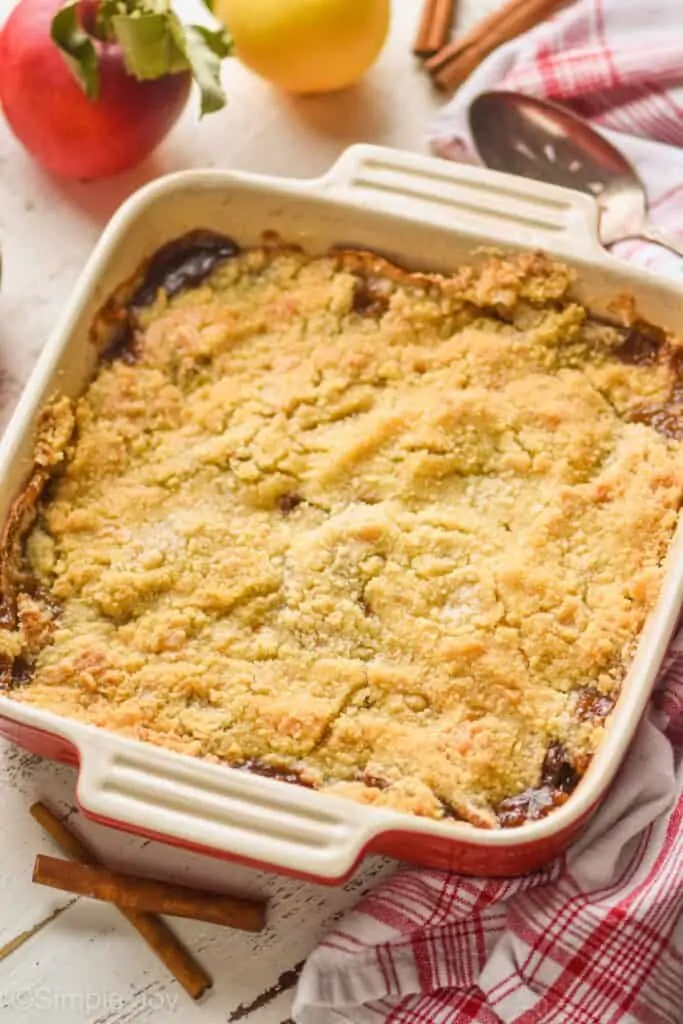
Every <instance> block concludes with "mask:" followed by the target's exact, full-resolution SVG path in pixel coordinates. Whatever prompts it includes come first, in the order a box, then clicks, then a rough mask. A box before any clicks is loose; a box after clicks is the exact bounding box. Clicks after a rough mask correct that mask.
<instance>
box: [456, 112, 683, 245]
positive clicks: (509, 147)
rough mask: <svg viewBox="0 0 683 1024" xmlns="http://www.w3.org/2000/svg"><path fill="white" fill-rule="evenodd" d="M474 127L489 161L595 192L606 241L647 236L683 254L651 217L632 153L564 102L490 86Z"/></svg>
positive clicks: (472, 117) (491, 164)
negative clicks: (627, 154) (493, 89)
mask: <svg viewBox="0 0 683 1024" xmlns="http://www.w3.org/2000/svg"><path fill="white" fill-rule="evenodd" d="M470 129H471V131H472V137H473V139H474V143H475V145H476V147H477V149H478V151H479V156H480V157H481V159H482V160H483V162H484V163H485V164H486V165H487V166H488V167H492V168H494V169H495V170H497V171H508V172H509V173H511V174H521V175H522V176H523V177H525V178H534V179H536V180H537V181H547V182H550V183H551V184H554V185H564V186H565V187H566V188H574V189H578V190H579V191H580V192H588V193H589V194H590V195H593V196H595V198H596V200H597V203H598V206H599V208H600V240H601V242H602V244H603V245H605V246H608V245H614V243H615V242H621V241H623V240H624V239H626V238H644V239H646V240H647V241H648V242H656V243H657V244H658V245H663V246H664V247H665V248H667V249H670V250H671V252H675V253H677V254H678V255H679V256H683V242H678V241H677V240H676V239H674V238H672V237H671V236H670V235H667V234H665V233H664V232H662V231H659V230H658V228H656V227H655V226H654V224H652V222H651V221H650V219H649V217H648V213H647V196H646V193H645V188H644V187H643V183H642V182H641V180H640V178H639V177H638V175H637V174H636V172H635V170H634V169H633V167H632V166H631V164H630V163H629V162H628V160H626V158H625V157H624V156H622V154H621V153H620V152H619V150H618V149H615V147H614V146H613V145H612V144H611V143H610V142H608V141H607V140H606V139H604V138H603V137H602V135H599V134H598V133H597V132H596V131H594V130H593V128H591V126H590V125H589V124H588V123H587V122H586V121H584V120H583V118H581V117H578V116H577V115H576V114H573V113H572V112H571V111H570V110H567V109H566V108H565V107H561V106H559V105H558V104H556V103H550V102H548V101H547V100H538V99H535V98H534V97H532V96H524V95H523V94H522V93H519V92H484V93H482V94H481V95H480V96H478V97H477V98H476V99H475V100H474V102H473V103H472V105H471V107H470Z"/></svg>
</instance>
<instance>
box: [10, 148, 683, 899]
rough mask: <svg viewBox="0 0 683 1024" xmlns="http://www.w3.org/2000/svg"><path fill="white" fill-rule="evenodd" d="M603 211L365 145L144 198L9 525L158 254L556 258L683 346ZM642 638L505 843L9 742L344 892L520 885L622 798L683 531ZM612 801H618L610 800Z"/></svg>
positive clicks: (106, 267) (64, 327) (72, 336)
mask: <svg viewBox="0 0 683 1024" xmlns="http://www.w3.org/2000/svg"><path fill="white" fill-rule="evenodd" d="M597 219H598V214H597V209H596V206H595V203H594V202H593V200H592V199H590V198H589V197H587V196H583V195H580V194H578V193H573V192H569V191H566V190H563V189H557V188H554V187H550V186H544V185H542V184H539V183H538V182H527V181H524V180H521V179H517V178H513V177H509V176H507V175H501V174H495V173H493V172H489V171H485V170H481V169H478V168H472V167H464V166H456V165H453V164H449V163H446V162H443V161H440V160H436V159H432V158H429V157H424V156H419V155H414V154H407V153H399V152H394V151H392V150H387V149H381V148H376V147H368V146H357V147H353V148H352V149H350V150H348V151H347V152H346V153H345V154H344V155H343V156H342V158H341V159H340V161H339V162H338V163H337V164H336V166H335V167H334V168H333V169H332V170H331V171H330V172H329V173H328V174H326V175H325V176H324V177H323V178H320V179H317V180H315V181H296V180H282V179H275V178H268V177H257V176H253V175H247V174H238V173H232V172H227V171H225V172H223V171H192V172H186V173H181V174H177V175H173V176H170V177H167V178H164V179H161V180H159V181H157V182H155V183H153V184H151V185H149V186H147V187H146V188H144V189H143V190H142V191H140V192H138V193H137V194H136V195H135V196H133V197H132V198H131V199H130V200H129V201H128V202H127V203H126V204H125V205H124V206H123V207H122V208H121V209H120V210H119V212H118V213H117V214H116V215H115V216H114V218H113V219H112V221H111V223H110V224H109V226H108V227H107V229H106V230H105V232H104V234H103V235H102V237H101V239H100V241H99V243H98V245H97V247H96V249H95V251H94V253H93V255H92V256H91V258H90V260H89V262H88V265H87V266H86V268H85V270H84V272H83V274H82V276H81V278H80V281H79V283H78V285H77V287H76V289H75V291H74V293H73V295H72V296H71V298H70V300H69V302H68V304H67V306H66V309H65V311H64V314H63V316H62V318H61V320H60V322H59V323H58V325H57V326H56V328H55V331H54V333H53V334H52V336H51V338H50V339H49V341H48V343H47V345H46V346H45V350H44V352H43V354H42V357H41V359H40V361H39V363H38V365H37V367H36V369H35V371H34V373H33V375H32V376H31V379H30V381H29V383H28V385H27V387H26V389H25V391H24V394H23V396H22V399H21V401H20V403H19V406H18V408H17V410H16V412H15V415H14V417H13V419H12V422H11V424H10V426H9V428H8V430H7V432H6V434H5V437H4V439H3V441H2V445H1V447H0V479H1V480H2V486H1V488H0V515H1V516H2V517H3V519H4V518H5V517H6V516H7V514H8V511H9V508H10V506H11V503H12V500H13V497H14V496H15V495H16V494H17V493H18V491H19V490H20V488H21V487H22V485H23V484H24V483H25V481H26V479H27V477H28V474H29V471H30V469H31V465H32V448H33V437H34V424H35V421H36V417H37V414H38V412H39V410H40V408H41V406H42V405H43V403H44V402H45V400H46V398H47V397H48V396H49V395H51V394H52V393H54V392H55V391H56V390H60V391H62V392H65V393H67V394H69V395H72V396H76V395H78V394H79V393H80V392H81V391H82V390H83V388H84V386H85V384H86V382H87V381H88V379H89V377H90V375H91V374H92V371H93V369H94V365H95V361H96V352H95V350H94V346H93V345H92V344H91V342H90V340H89V328H90V325H91V323H92V321H93V318H94V316H95V314H96V311H97V310H98V309H99V308H100V307H101V306H102V305H103V303H104V301H105V300H106V299H107V297H108V296H109V295H110V294H111V293H112V292H113V291H115V289H116V288H117V287H118V286H120V285H121V284H122V283H123V282H124V281H126V280H127V279H129V278H131V276H132V275H133V274H134V273H135V272H136V270H137V269H138V267H139V266H140V265H141V263H142V262H143V261H144V260H145V259H146V258H147V257H149V256H150V255H151V254H152V253H153V252H154V251H155V250H156V249H158V248H159V247H160V246H162V245H163V244H165V243H166V242H168V241H169V240H171V239H174V238H177V237H179V236H180V235H183V234H184V233H186V232H188V231H191V230H193V229H196V228H198V227H205V226H207V225H210V226H211V227H212V228H213V229H214V230H216V231H220V232H223V233H225V234H226V235H229V236H231V237H232V238H234V239H236V240H237V241H238V242H239V243H240V244H241V245H243V246H249V245H258V244H260V242H261V240H262V236H263V232H265V231H270V232H276V233H277V234H278V236H280V237H281V238H283V239H285V240H287V241H289V242H294V243H297V244H299V245H301V246H302V247H303V248H304V249H306V250H307V251H308V252H311V253H323V252H325V251H326V250H328V249H329V248H330V247H331V246H339V245H343V246H348V247H354V248H359V249H371V250H375V251H378V252H381V253H382V254H385V255H387V256H389V257H390V258H392V259H394V260H395V261H396V262H398V263H400V264H402V265H404V266H406V267H408V268H410V269H416V270H419V269H425V270H435V271H439V270H443V271H446V270H451V269H453V268H454V267H455V266H456V265H457V264H459V263H462V262H463V261H465V260H467V259H468V257H470V256H471V253H472V251H473V250H474V249H476V248H478V247H481V246H482V245H486V246H491V245H494V246H496V247H498V248H501V247H502V248H511V249H519V248H522V249H542V250H544V251H546V252H548V253H550V254H552V255H556V256H560V257H562V258H563V259H564V260H565V261H567V262H568V263H569V264H570V265H571V266H573V267H574V268H575V270H576V272H577V279H578V284H577V297H578V298H579V299H580V300H581V301H582V302H583V303H584V304H585V305H587V306H589V307H590V308H591V309H592V310H594V311H595V312H596V313H606V312H607V310H608V304H609V303H610V301H611V300H613V299H614V298H615V296H617V295H619V294H624V293H627V294H628V295H630V296H632V297H633V298H634V299H635V301H636V303H637V307H638V311H639V314H640V315H641V316H642V317H644V318H646V319H647V320H648V321H650V322H652V323H655V324H657V325H660V326H662V327H665V328H667V329H669V330H671V331H673V332H676V333H678V334H683V301H682V300H683V294H682V292H681V288H680V286H679V285H677V284H676V283H674V282H670V281H666V280H663V279H660V278H658V277H656V276H654V275H652V274H649V273H646V272H643V271H640V270H634V269H631V268H628V267H626V266H624V265H623V264H621V263H620V262H618V261H617V260H616V259H614V258H613V257H611V256H610V255H608V254H607V253H606V252H605V251H604V250H603V249H602V248H601V247H600V245H599V243H598V240H597ZM667 565H668V568H667V572H666V577H665V582H664V585H663V588H662V591H661V595H660V597H659V600H658V603H657V606H656V608H655V610H654V611H653V613H652V614H651V615H650V617H649V619H648V621H647V623H646V626H645V629H644V631H643V633H642V636H641V638H640V641H639V644H638V648H637V651H636V654H635V658H634V660H633V662H632V665H631V668H630V670H629V672H628V675H627V678H626V680H625V681H624V684H623V687H622V691H621V695H620V698H619V701H618V703H617V706H616V708H615V710H614V712H613V713H612V714H611V715H610V717H609V719H608V720H607V724H606V728H605V737H604V740H603V742H602V744H601V746H600V748H599V750H598V752H597V754H596V755H595V757H594V758H593V761H592V763H591V765H590V767H589V769H588V771H587V772H586V774H585V776H584V778H583V779H582V781H581V783H580V784H579V786H578V788H577V790H576V791H575V792H574V793H573V795H572V796H571V797H570V798H569V800H568V801H567V802H566V803H565V804H563V805H562V806H560V807H558V808H557V809H556V810H554V811H553V812H552V813H551V814H550V815H549V816H547V817H546V818H543V819H541V820H538V821H531V822H528V823H526V824H524V825H522V826H520V827H518V828H513V829H498V830H488V829H480V828H475V827H473V826H472V825H470V824H467V823H465V822H459V821H453V820H446V821H438V820H427V819H423V818H419V817H416V816H412V815H408V814H402V813H398V812H395V811H392V810H387V809H384V808H377V807H370V806H364V805H359V804H356V803H354V802H351V801H347V800H343V799H340V798H338V797H332V796H329V795H327V794H324V793H319V792H315V791H312V790H308V789H306V788H304V787H300V786H294V785H290V784H288V783H286V782H281V781H278V780H277V779H272V778H266V777H262V776H259V775H255V774H249V773H248V772H244V771H239V770H237V769H233V768H228V767H223V766H219V765H215V764H210V763H207V762H205V761H202V760H196V759H192V758H189V757H186V756H182V755H180V754H177V753H174V752H171V751H168V750H164V749H159V748H156V747H154V746H151V745H147V744H143V743H139V742H135V741H131V740H128V739H124V738H122V737H121V736H118V735H115V734H113V733H109V732H106V731H104V730H99V729H95V728H93V727H91V726H87V725H84V724H82V723H79V722H76V721H72V720H69V719H67V718H62V717H59V716H57V715H55V714H52V713H49V712H47V711H43V710H41V709H38V708H35V707H31V706H29V705H27V704H21V703H17V702H15V701H13V700H12V699H10V698H9V697H7V696H0V733H2V734H3V735H4V736H6V737H8V738H10V739H11V740H13V741H15V742H17V743H19V744H21V745H23V746H24V747H26V748H27V749H29V750H31V751H33V752H35V753H38V754H41V755H43V756H45V757H49V758H54V759H57V760H61V761H66V762H69V763H71V764H74V765H77V766H78V787H77V798H78V801H79V803H80V805H81V807H82V809H83V811H84V812H85V813H86V814H87V815H88V816H90V817H92V818H94V819H96V820H98V821H101V822H104V823H106V824H109V825H112V826H115V827H118V828H122V829H126V830H129V831H132V832H136V833H139V834H141V835H146V836H152V837H156V838H162V839H164V840H166V841H168V842H172V843H176V844H179V845H183V846H186V847H189V848H192V849H196V850H202V851H205V852H207V853H211V854H213V855H216V856H223V857H229V858H234V859H237V860H240V861H242V862H245V863H249V864H254V865H260V866H265V867H269V868H271V869H273V870H276V871H281V872H285V873H289V874H293V875H297V876H300V877H306V878H311V879H315V880H317V881H321V882H328V883H338V882H340V881H343V880H344V879H345V878H346V877H348V875H349V874H350V873H351V872H352V871H353V869H354V867H355V865H356V864H357V863H358V861H359V859H360V858H361V857H362V856H363V855H364V854H366V853H368V852H374V853H383V854H388V855H391V856H393V857H397V858H400V859H404V860H407V861H411V862H413V863H416V864H422V865H427V866H432V867H438V868H447V869H451V870H455V871H459V872H463V873H470V874H488V875H515V874H521V873H523V872H526V871H529V870H532V869H534V868H536V867H538V866H539V865H541V864H543V863H544V862H546V861H548V860H550V859H551V858H552V857H554V856H555V855H557V854H558V853H560V852H561V851H562V850H564V849H565V848H566V847H567V845H568V844H569V842H570V841H571V840H572V838H573V837H575V836H576V835H577V833H578V832H579V831H580V829H581V828H582V826H583V825H584V824H585V822H586V821H587V819H588V818H589V816H590V815H591V813H592V812H593V811H594V810H595V808H596V807H597V806H598V804H599V803H600V801H601V800H603V799H604V798H605V796H606V793H607V790H608V787H609V784H610V782H611V780H612V778H613V777H614V775H615V773H616V772H617V771H618V769H619V765H620V762H621V760H622V758H623V756H624V753H625V751H626V749H627V747H628V744H629V742H630V741H631V738H632V736H633V734H634V731H635V729H636V727H637V725H638V722H639V720H640V717H641V715H642V713H643V710H644V708H645V706H646V703H647V700H648V697H649V694H650V691H651V689H652V686H653V683H654V681H655V679H656V676H657V672H658V669H659V666H660V663H661V661H662V658H663V655H664V652H665V650H666V647H667V644H668V642H669V639H670V637H671V634H672V631H673V629H674V627H675V623H676V620H677V617H678V611H679V607H680V603H681V598H682V597H683V530H682V528H681V527H680V526H679V528H678V530H677V532H676V534H675V536H674V539H673V541H672V544H671V547H670V551H669V555H668V563H667ZM607 798H608V797H607Z"/></svg>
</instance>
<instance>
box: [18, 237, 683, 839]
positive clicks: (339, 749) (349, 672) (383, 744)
mask: <svg viewBox="0 0 683 1024" xmlns="http://www.w3.org/2000/svg"><path fill="white" fill-rule="evenodd" d="M225 256H226V258H225V261H224V262H222V263H221V264H220V265H219V266H218V267H217V268H216V269H214V270H213V272H212V273H211V274H210V275H209V276H208V277H207V278H206V280H204V281H203V283H202V282H198V280H197V279H196V278H195V279H191V280H190V286H189V287H185V288H184V290H183V289H182V288H180V287H179V288H173V289H169V291H171V292H172V294H169V293H168V291H166V290H164V288H163V287H161V286H160V285H159V282H157V286H155V288H154V289H152V290H151V291H150V289H148V290H147V291H148V294H146V296H145V301H146V302H147V303H148V304H147V305H146V306H145V307H144V308H138V309H137V310H136V311H135V315H134V332H133V334H134V341H133V345H132V347H131V348H127V349H126V350H125V351H120V352H117V353H116V354H115V355H114V357H113V358H110V359H109V360H108V361H104V360H103V361H102V362H101V363H100V366H99V369H98V371H97V374H96V376H95V378H94V380H93V381H92V383H91V385H90V387H89V388H88V390H87V391H86V393H85V394H84V396H83V397H82V398H81V399H80V400H78V401H77V402H75V403H71V402H70V401H69V400H67V399H65V398H58V399H56V400H55V402H54V403H52V404H51V405H50V406H49V408H48V409H47V410H46V412H45V414H44V421H43V426H42V429H41V431H40V436H39V440H38V448H37V456H36V462H37V470H36V471H37V472H38V473H40V474H43V476H42V477H41V481H42V482H44V479H46V478H47V476H48V475H49V477H50V482H49V485H48V486H47V488H45V489H44V493H43V496H42V498H41V499H40V502H39V503H38V505H37V508H34V512H33V516H35V521H34V522H33V525H30V524H29V530H28V533H27V535H26V536H25V538H24V542H23V548H22V550H23V562H22V565H21V567H20V568H19V569H17V571H16V572H15V574H14V577H15V578H14V589H15V590H16V592H17V593H16V597H15V599H14V604H15V616H14V622H13V623H6V625H7V628H5V629H4V630H0V660H1V661H2V662H3V664H5V666H6V673H5V675H6V681H7V684H8V685H13V688H12V689H11V690H10V694H11V696H12V697H13V698H14V699H16V700H18V701H23V702H27V703H31V704H34V705H37V706H40V707H43V708H49V709H50V710H52V711H55V712H57V713H59V714H63V715H67V716H70V717H74V718H78V719H80V720H82V721H86V722H89V723H92V724H95V725H98V726H101V727H104V728H107V729H112V730H116V731H118V732H122V733H125V734H126V735H129V736H132V737H135V738H138V739H142V740H146V741H149V742H153V743H157V744H160V745H163V746H166V747H169V748H171V749H173V750H177V751H181V752H184V753H188V754H193V755H198V756H202V757H207V758H211V759H214V760H219V761H223V762H228V763H230V764H233V765H237V766H245V767H252V768H255V769H256V770H259V771H263V772H272V773H274V774H281V775H283V776H285V777H288V778H289V779H290V780H295V779H298V780H299V781H303V782H305V783H306V784H308V785H312V786H315V787H317V788H321V789H325V790H328V791H330V792H333V793H336V794H339V795H343V796H347V797H350V798H352V799H355V800H359V801H363V802H366V803H373V804H378V805H383V806H390V807H394V808H397V809H400V810H403V811H409V812H413V813H416V814H421V815H426V816H430V817H437V818H438V817H444V816H446V817H456V818H462V819H465V820H467V821H470V822H472V823H473V824H477V825H482V826H488V827H496V826H498V825H500V824H502V825H515V824H519V823H521V821H523V820H527V819H528V818H530V817H531V818H533V817H537V816H540V815H541V814H544V813H547V811H548V810H549V809H551V808H552V807H553V806H555V805H556V804H557V803H560V802H562V800H563V799H566V797H567V795H568V793H569V792H571V790H572V789H573V787H574V786H575V785H576V782H577V781H578V779H579V777H580V775H581V773H582V772H583V770H585V767H586V765H587V763H588V761H589V760H590V756H591V755H592V753H593V752H594V750H595V749H596V747H597V745H598V744H599V742H600V738H601V735H602V732H603V725H604V719H605V716H606V715H608V714H609V712H610V710H611V708H612V706H613V703H614V701H615V699H616V696H617V695H618V691H619V686H620V682H621V680H622V678H623V676H624V673H625V670H626V668H627V667H628V664H629V661H630V658H631V655H632V651H633V647H634V643H635V640H636V639H637V636H638V634H639V632H640V630H641V628H642V626H643V623H644V620H645V617H646V615H647V613H648V612H649V610H650V609H651V608H652V606H653V603H654V601H655V599H656V597H657V595H658V590H659V586H660V581H661V564H662V560H663V558H664V555H665V553H666V550H667V547H668V543H669V541H670V539H671V536H672V533H673V530H674V528H675V525H676V520H677V512H678V508H679V505H680V501H681V495H682V493H683V453H682V450H681V441H680V438H681V437H683V426H681V424H683V417H681V416H680V413H679V405H678V403H679V401H681V402H683V391H681V389H680V385H679V384H678V369H677V357H678V351H677V350H676V348H675V345H674V343H673V342H670V341H668V340H667V339H665V338H664V337H663V336H659V335H656V334H652V333H650V334H648V332H647V330H645V329H644V328H643V329H642V330H640V329H639V328H638V327H637V326H636V327H631V328H629V329H628V330H623V329H619V328H617V327H614V326H612V325H609V324H605V323H600V322H597V321H596V320H595V319H593V318H591V317H590V315H589V314H588V313H587V311H586V310H585V309H584V308H583V307H582V306H580V305H578V304H577V303H576V302H574V301H573V300H572V299H571V297H570V294H569V290H570V285H571V275H570V273H569V271H568V270H567V269H566V268H565V267H564V266H562V265H561V264H558V263H556V262H554V261H551V260H549V259H547V258H545V257H543V256H540V255H535V254H524V255H520V256H514V257H510V258H502V257H499V256H495V255H494V256H490V257H488V258H487V259H486V261H484V262H483V263H481V264H480V265H478V266H472V267H463V268H460V269H459V270H458V271H456V272H455V273H454V274H453V275H452V276H447V277H441V276H437V275H424V274H414V275H411V274H408V273H407V272H405V271H402V270H400V269H399V268H397V267H394V266H392V265H391V264H389V263H387V262H386V261H384V260H381V259H380V258H378V257H375V256H373V255H370V254H364V253H354V252H349V253H338V254H331V255H329V256H327V257H324V258H311V257H308V256H306V255H305V254H303V253H300V252H296V251H285V250H282V249H280V250H273V249H269V248H265V249H263V250H258V251H251V252H244V253H236V252H235V251H234V249H231V250H226V253H225ZM228 256H229V258H228ZM176 276H177V275H176ZM185 284H187V282H186V281H185ZM139 294H142V293H139ZM677 389H678V390H677ZM679 391H681V394H680V395H679ZM681 408H683V406H681ZM662 424H664V425H665V428H666V429H663V428H662ZM35 497H37V494H36V495H35ZM19 501H21V499H19ZM34 505H35V502H34ZM22 515H23V513H22ZM24 532H25V531H24ZM16 545H17V536H16V531H15V532H14V533H13V532H12V529H11V528H10V527H8V528H6V532H5V548H6V551H7V549H9V548H12V546H14V547H15V548H16ZM11 575H12V574H11V573H9V572H8V571H7V570H6V571H5V573H4V589H5V595H6V601H7V590H8V588H9V585H10V576H11ZM5 618H6V616H5ZM10 626H11V627H12V628H10ZM19 684H21V685H19Z"/></svg>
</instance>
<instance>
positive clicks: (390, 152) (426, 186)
mask: <svg viewBox="0 0 683 1024" xmlns="http://www.w3.org/2000/svg"><path fill="white" fill-rule="evenodd" d="M322 184H323V186H324V188H325V189H326V190H327V191H328V193H329V192H332V193H334V194H337V195H339V196H340V198H343V197H344V196H348V197H349V198H353V201H354V203H355V204H359V203H360V204H361V205H365V206H367V207H368V208H370V209H372V210H386V211H388V212H391V213H392V214H393V215H394V216H407V217H410V218H415V217H419V219H420V220H421V221H425V220H426V221H429V222H431V223H433V224H435V225H437V226H443V225H444V224H447V223H448V221H449V220H451V219H453V220H454V221H455V223H456V224H457V226H458V229H459V230H461V231H462V232H463V233H464V234H472V235H475V236H476V237H477V239H478V240H479V241H481V240H482V239H486V240H488V241H490V242H491V243H496V242H504V243H510V244H512V245H515V246H523V247H527V248H528V247H532V248H538V247H539V246H540V247H544V248H547V249H549V250H554V251H555V252H558V253H561V254H564V253H566V254H568V255H582V256H586V255H591V254H592V253H595V252H598V253H600V254H601V255H603V256H604V250H603V249H602V247H601V245H600V243H599V241H598V207H597V203H596V202H595V200H594V199H593V198H592V197H591V196H588V195H585V194H583V193H581V192H575V191H574V190H573V189H565V188H559V187H558V186H556V185H547V184H545V183H544V182H539V181H530V180H529V179H527V178H521V177H519V176H517V175H512V174H501V173H500V172H498V171H491V170H488V169H487V168H482V167H474V166H471V165H469V164H458V163H453V162H451V161H449V160H443V159H441V158H439V157H432V156H424V155H422V154H419V153H408V152H401V151H399V150H394V149H388V148H385V147H382V146H365V145H359V146H351V147H350V148H349V149H347V150H346V151H345V152H344V153H343V154H342V156H341V157H340V159H339V160H338V161H337V163H336V164H335V165H334V166H333V167H332V168H331V170H330V171H329V172H328V174H326V175H325V177H324V178H323V179H322Z"/></svg>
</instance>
